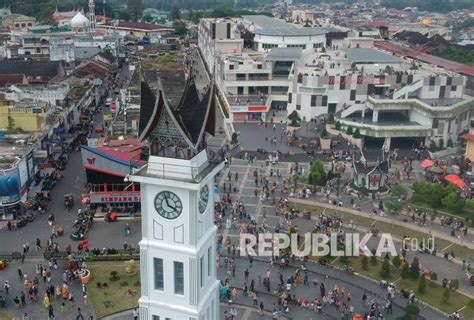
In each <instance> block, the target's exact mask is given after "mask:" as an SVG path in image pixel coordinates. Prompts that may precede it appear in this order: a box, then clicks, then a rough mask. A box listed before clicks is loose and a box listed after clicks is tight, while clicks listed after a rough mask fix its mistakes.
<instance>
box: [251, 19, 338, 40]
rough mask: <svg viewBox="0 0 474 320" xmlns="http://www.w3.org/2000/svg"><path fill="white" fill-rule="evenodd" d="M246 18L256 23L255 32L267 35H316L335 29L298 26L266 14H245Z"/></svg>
mask: <svg viewBox="0 0 474 320" xmlns="http://www.w3.org/2000/svg"><path fill="white" fill-rule="evenodd" d="M243 18H244V20H246V21H248V22H250V23H251V24H253V25H254V27H255V30H254V32H255V33H257V34H261V35H267V36H316V35H323V34H326V33H328V32H331V31H333V29H331V28H313V27H297V26H295V25H293V24H289V23H287V22H286V21H284V20H280V19H275V18H270V17H267V16H264V15H253V16H243Z"/></svg>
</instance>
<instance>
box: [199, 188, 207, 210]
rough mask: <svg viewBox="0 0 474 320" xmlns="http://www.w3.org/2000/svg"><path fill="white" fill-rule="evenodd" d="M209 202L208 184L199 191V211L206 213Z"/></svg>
mask: <svg viewBox="0 0 474 320" xmlns="http://www.w3.org/2000/svg"><path fill="white" fill-rule="evenodd" d="M208 202H209V187H208V186H207V184H206V185H205V186H204V187H202V188H201V191H199V212H200V213H204V211H206V208H207V203H208Z"/></svg>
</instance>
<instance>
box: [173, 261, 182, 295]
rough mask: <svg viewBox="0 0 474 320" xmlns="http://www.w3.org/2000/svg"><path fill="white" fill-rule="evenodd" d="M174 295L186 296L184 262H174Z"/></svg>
mask: <svg viewBox="0 0 474 320" xmlns="http://www.w3.org/2000/svg"><path fill="white" fill-rule="evenodd" d="M174 293H175V294H184V265H183V263H182V262H177V261H175V262H174Z"/></svg>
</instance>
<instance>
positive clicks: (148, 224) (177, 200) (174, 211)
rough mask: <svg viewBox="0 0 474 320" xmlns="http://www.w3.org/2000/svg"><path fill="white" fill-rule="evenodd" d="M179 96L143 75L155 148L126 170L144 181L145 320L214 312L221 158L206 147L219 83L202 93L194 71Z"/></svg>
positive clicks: (148, 134)
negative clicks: (215, 192) (134, 169)
mask: <svg viewBox="0 0 474 320" xmlns="http://www.w3.org/2000/svg"><path fill="white" fill-rule="evenodd" d="M178 100H179V102H177V103H176V105H175V106H173V105H172V99H170V98H169V97H167V95H166V92H165V90H164V89H163V85H162V82H161V80H158V88H157V92H156V94H154V92H153V91H152V90H151V89H150V88H149V87H148V85H147V84H146V83H144V82H143V83H142V111H141V113H142V114H141V116H144V117H145V118H146V119H142V120H143V121H142V122H143V128H140V131H141V132H140V138H139V140H140V141H147V142H148V144H149V146H150V152H149V158H148V164H147V165H146V166H144V167H143V168H141V169H140V170H139V171H138V172H136V173H134V174H133V175H131V176H130V177H129V180H130V181H134V182H139V183H140V188H141V211H142V240H141V241H140V276H141V297H140V299H139V306H140V320H168V319H170V320H175V319H176V320H208V319H211V320H217V319H218V318H219V291H218V289H219V281H218V280H217V279H216V265H215V263H216V254H215V253H216V242H215V236H216V231H217V228H216V227H215V225H214V220H213V219H214V203H213V190H214V177H215V175H216V174H217V173H218V172H219V171H220V170H221V169H222V167H223V161H222V160H223V159H222V158H211V157H210V156H208V153H207V152H206V134H214V132H215V126H216V120H215V116H216V109H215V108H216V105H215V98H214V83H213V82H212V83H211V84H210V85H209V86H208V89H207V90H206V92H204V93H202V94H201V93H200V92H198V90H197V88H196V84H195V82H194V77H193V76H190V77H189V78H188V79H187V81H186V85H185V88H184V92H183V94H182V95H181V96H180V97H179V99H178ZM143 110H144V111H143ZM147 113H148V114H147Z"/></svg>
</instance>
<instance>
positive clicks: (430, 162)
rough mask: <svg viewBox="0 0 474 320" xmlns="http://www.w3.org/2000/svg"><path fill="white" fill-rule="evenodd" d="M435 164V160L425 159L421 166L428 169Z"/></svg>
mask: <svg viewBox="0 0 474 320" xmlns="http://www.w3.org/2000/svg"><path fill="white" fill-rule="evenodd" d="M434 164H435V163H434V161H433V160H430V159H425V160H423V161H421V163H420V166H421V167H422V168H423V169H426V168H429V167H432V166H434Z"/></svg>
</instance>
